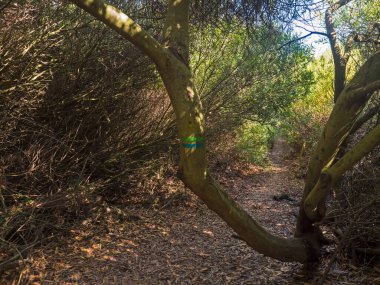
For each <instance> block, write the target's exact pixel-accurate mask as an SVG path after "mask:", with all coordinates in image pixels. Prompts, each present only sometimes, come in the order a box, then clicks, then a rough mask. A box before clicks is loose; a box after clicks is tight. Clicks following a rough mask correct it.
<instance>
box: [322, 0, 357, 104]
mask: <svg viewBox="0 0 380 285" xmlns="http://www.w3.org/2000/svg"><path fill="white" fill-rule="evenodd" d="M350 1H351V0H339V1H337V2H335V3H334V4H332V5H331V6H330V7H329V8H328V9H327V10H326V12H325V25H326V33H327V36H328V39H329V43H330V47H331V52H332V55H333V59H334V73H335V76H334V102H336V101H337V100H338V97H339V95H340V93H341V92H342V91H343V89H344V85H345V81H346V66H347V54H346V53H345V52H343V51H342V49H341V47H340V44H339V41H338V38H337V35H336V31H335V26H334V19H333V13H334V12H335V11H336V10H338V9H339V8H340V7H342V6H344V5H346V4H347V3H348V2H350Z"/></svg>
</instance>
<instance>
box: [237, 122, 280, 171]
mask: <svg viewBox="0 0 380 285" xmlns="http://www.w3.org/2000/svg"><path fill="white" fill-rule="evenodd" d="M237 136H238V141H237V149H238V151H239V152H241V154H242V155H243V157H244V158H246V159H247V160H248V161H251V162H254V163H257V164H259V165H266V164H267V163H268V158H267V154H268V151H269V148H270V145H271V143H272V141H273V137H274V130H273V127H272V126H270V125H263V124H260V123H254V122H248V123H246V124H244V125H243V126H241V127H240V128H239V129H238V130H237Z"/></svg>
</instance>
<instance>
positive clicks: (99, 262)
mask: <svg viewBox="0 0 380 285" xmlns="http://www.w3.org/2000/svg"><path fill="white" fill-rule="evenodd" d="M287 156H288V148H287V146H286V144H285V143H284V142H283V141H282V140H278V141H277V142H276V143H275V145H274V147H273V149H272V151H271V153H270V155H269V159H270V161H271V163H270V165H269V166H268V167H265V168H260V167H257V166H255V165H253V164H249V163H242V162H239V163H236V164H234V165H231V166H230V167H228V168H227V169H224V171H222V172H220V173H219V174H218V176H217V179H218V180H219V182H220V183H221V184H222V185H223V186H224V187H225V188H226V189H227V191H228V192H229V194H230V195H231V196H232V197H233V198H234V199H236V200H237V201H238V202H239V203H240V204H241V205H242V206H243V207H244V208H245V209H246V210H247V211H248V212H249V213H250V214H252V215H253V216H254V217H255V219H256V220H257V221H258V222H259V223H260V224H261V225H262V226H264V227H265V228H266V229H268V230H269V231H270V232H273V233H274V234H276V235H282V236H291V235H292V234H293V232H294V229H295V222H296V215H297V209H298V206H297V202H296V201H299V199H300V196H301V193H302V191H301V190H302V180H300V179H297V178H295V176H294V169H293V167H292V161H291V160H288V159H287ZM187 192H189V191H187ZM187 192H186V194H181V195H182V196H181V195H179V196H174V197H177V198H176V199H173V200H172V201H169V203H167V204H165V205H164V206H162V207H160V208H158V209H156V210H155V211H152V209H151V208H150V209H149V208H147V207H145V208H144V207H141V206H138V205H135V206H129V207H128V208H125V206H120V205H114V206H110V205H106V204H104V205H103V206H101V207H99V208H98V209H97V211H95V212H94V213H93V214H92V216H91V217H90V218H87V217H86V218H85V219H83V220H82V221H80V222H78V224H74V225H73V226H72V227H71V228H70V229H69V230H68V231H67V234H66V235H63V236H62V237H60V238H59V239H54V242H50V243H48V244H47V245H45V246H44V247H42V248H40V249H39V250H38V251H37V252H36V253H35V254H34V255H33V257H32V260H31V269H30V270H29V271H28V273H27V274H28V278H30V280H31V284H107V285H108V284H115V285H116V284H118V285H124V284H125V285H127V284H218V285H219V284H312V281H313V279H315V278H316V277H317V276H318V275H319V274H320V273H313V274H311V273H309V272H307V271H304V270H303V268H302V265H301V264H297V263H284V262H280V261H276V260H274V259H271V258H267V257H265V256H263V255H261V254H259V253H257V252H255V251H253V250H252V249H251V248H249V247H248V246H247V245H246V244H245V243H244V242H243V241H241V240H239V239H236V238H234V237H233V235H234V233H233V231H232V230H230V228H229V227H228V226H226V224H225V223H224V222H223V221H222V220H221V219H220V218H219V217H218V216H217V215H216V214H214V213H213V212H211V211H210V210H208V209H207V207H206V206H205V205H204V204H203V203H202V202H201V201H199V200H198V199H196V197H194V196H192V195H191V194H188V193H187ZM281 194H287V195H289V197H290V198H291V199H294V201H289V200H280V201H276V200H275V199H274V196H277V195H281ZM178 201H179V203H178ZM172 202H173V203H172ZM329 276H330V277H329V278H330V279H328V280H330V281H327V282H326V283H325V284H359V283H358V282H353V283H350V282H348V281H347V280H349V279H350V274H349V272H348V271H345V270H341V269H338V268H335V267H334V268H333V269H332V271H331V274H330V275H329ZM334 280H335V281H334ZM337 280H340V281H341V282H337Z"/></svg>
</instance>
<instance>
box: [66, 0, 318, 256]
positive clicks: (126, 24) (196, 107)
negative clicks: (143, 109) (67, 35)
mask: <svg viewBox="0 0 380 285" xmlns="http://www.w3.org/2000/svg"><path fill="white" fill-rule="evenodd" d="M71 2H73V3H75V4H76V5H78V6H79V7H80V8H82V9H84V10H85V11H87V12H88V13H90V14H91V15H93V16H94V17H96V18H97V19H99V20H100V21H102V22H103V23H105V24H106V25H108V26H109V27H111V28H112V29H113V30H115V31H117V32H118V33H119V34H121V35H122V36H123V37H125V38H126V39H127V40H129V41H130V42H132V43H133V44H134V45H135V46H136V47H138V48H139V49H140V50H141V51H143V52H144V53H145V54H146V55H148V56H149V57H150V58H151V59H152V60H153V61H154V63H155V64H156V66H157V69H158V71H159V73H160V76H161V78H162V80H163V82H164V85H165V87H166V89H167V92H168V94H169V97H170V100H171V104H172V106H173V109H174V112H175V115H176V122H177V128H178V135H179V138H180V140H181V146H180V157H181V161H180V172H181V175H182V177H181V179H182V180H183V182H184V183H185V184H186V185H187V186H188V187H189V188H190V189H191V190H192V191H193V192H194V193H195V194H196V195H197V196H198V197H199V198H200V199H201V200H202V201H203V202H205V204H206V205H207V206H208V207H209V208H210V209H211V210H213V211H214V212H216V213H217V214H218V215H219V216H220V217H221V218H222V219H223V220H224V221H225V222H226V223H227V224H228V225H229V226H230V227H231V228H232V229H233V230H234V231H235V232H236V233H237V234H238V235H239V236H240V237H241V238H242V239H243V240H244V241H246V242H247V244H248V245H249V246H251V247H252V248H253V249H254V250H256V251H258V252H260V253H262V254H264V255H267V256H270V257H273V258H276V259H279V260H282V261H299V262H303V263H306V262H309V261H314V260H316V259H317V257H318V249H317V248H316V247H315V244H314V243H313V242H312V240H309V239H307V238H304V237H302V238H290V239H286V238H280V237H276V236H273V235H272V234H270V233H269V232H267V231H266V230H265V229H264V228H262V227H261V226H260V225H258V224H257V222H256V221H255V220H254V219H253V218H252V217H251V216H250V215H249V214H248V213H247V212H246V211H245V210H243V209H242V208H241V207H240V206H239V205H238V204H237V203H236V202H235V201H233V200H232V199H231V198H230V197H229V196H228V195H227V193H226V192H225V191H224V190H223V189H222V188H221V186H219V185H218V184H217V183H216V182H215V181H214V180H213V178H212V177H211V176H210V174H209V172H208V168H207V162H206V146H205V124H204V115H203V112H202V106H201V102H200V100H199V97H198V95H197V92H196V90H195V88H194V83H193V77H192V73H191V70H190V68H189V65H188V55H189V50H188V49H189V37H188V33H189V31H188V11H189V0H169V1H168V7H169V9H168V15H167V21H166V24H165V28H164V29H165V31H164V36H165V44H164V45H161V44H160V43H158V42H157V41H156V40H155V39H153V38H152V37H150V36H149V35H148V34H146V33H145V32H144V31H143V30H142V28H141V27H140V26H139V25H137V24H136V23H135V22H134V21H133V20H132V19H130V18H129V17H128V16H127V15H125V14H124V13H122V12H121V11H119V10H117V9H116V8H114V7H112V6H110V5H107V4H105V3H104V2H103V1H101V0H71Z"/></svg>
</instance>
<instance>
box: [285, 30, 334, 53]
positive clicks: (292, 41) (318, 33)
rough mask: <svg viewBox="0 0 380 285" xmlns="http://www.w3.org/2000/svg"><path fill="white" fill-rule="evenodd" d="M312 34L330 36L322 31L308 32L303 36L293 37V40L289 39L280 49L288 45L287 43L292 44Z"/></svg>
mask: <svg viewBox="0 0 380 285" xmlns="http://www.w3.org/2000/svg"><path fill="white" fill-rule="evenodd" d="M311 35H321V36H325V37H327V36H328V35H327V34H325V33H321V32H309V33H308V34H306V35H304V36H302V37H299V38H296V39H293V40H291V41H288V42H286V43H284V44H282V45H281V46H280V47H279V48H278V49H279V50H280V49H282V48H283V47H285V46H287V45H290V44H292V43H294V42H297V41H300V40H303V39H306V38H308V37H310V36H311Z"/></svg>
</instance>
